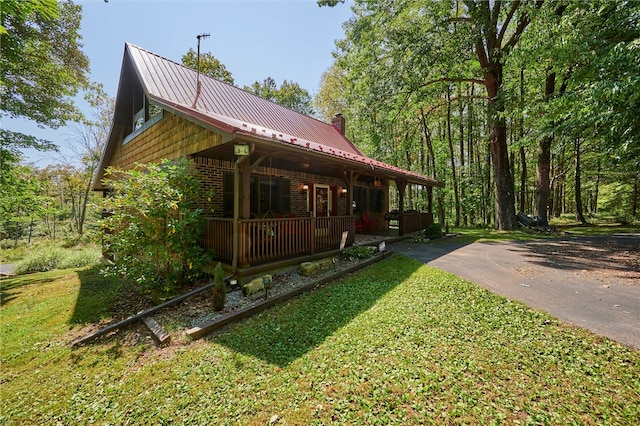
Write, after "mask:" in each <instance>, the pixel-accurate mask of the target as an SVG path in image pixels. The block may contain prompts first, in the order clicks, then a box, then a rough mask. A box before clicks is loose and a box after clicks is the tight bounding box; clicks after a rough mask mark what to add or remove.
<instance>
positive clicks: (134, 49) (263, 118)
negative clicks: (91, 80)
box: [101, 43, 443, 186]
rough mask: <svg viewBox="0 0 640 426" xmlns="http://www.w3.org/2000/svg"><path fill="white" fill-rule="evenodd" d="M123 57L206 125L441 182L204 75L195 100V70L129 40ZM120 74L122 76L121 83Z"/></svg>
mask: <svg viewBox="0 0 640 426" xmlns="http://www.w3.org/2000/svg"><path fill="white" fill-rule="evenodd" d="M124 56H125V59H124V60H125V62H126V60H127V57H128V58H129V59H130V60H131V64H132V65H133V69H134V72H135V73H136V74H137V76H138V78H139V80H140V83H141V84H142V87H143V89H144V92H145V94H146V95H147V96H148V97H149V99H151V100H152V101H155V102H156V103H158V104H160V105H162V106H164V107H165V108H168V109H173V110H174V111H176V112H180V113H181V114H182V115H184V116H187V117H190V118H191V119H192V120H194V121H196V122H200V123H202V124H203V125H206V126H208V127H213V128H217V129H219V130H221V131H223V132H225V133H228V134H232V135H237V136H243V135H244V136H245V137H249V138H252V139H256V138H257V139H260V140H263V141H265V142H266V143H271V144H273V145H274V148H275V147H277V146H286V147H287V148H293V149H296V150H300V152H303V151H304V153H306V154H312V155H313V156H314V158H316V159H318V160H320V163H321V164H325V165H326V164H329V163H328V162H330V161H333V162H337V163H340V164H342V166H343V167H344V166H346V167H347V169H350V170H353V171H363V170H366V171H369V172H370V174H371V175H384V176H386V177H388V178H391V179H404V180H406V181H408V182H414V183H419V184H423V185H431V186H443V185H442V183H441V182H439V181H437V180H435V179H433V178H430V177H427V176H424V175H421V174H419V173H415V172H411V171H408V170H404V169H402V168H400V167H396V166H392V165H390V164H386V163H383V162H381V161H378V160H374V159H372V158H369V157H366V156H364V155H362V152H360V150H359V149H358V148H357V147H356V146H355V145H354V144H353V143H352V142H351V141H350V140H349V139H347V138H346V137H345V136H344V135H342V134H341V133H340V132H339V131H338V130H337V129H336V128H334V127H333V126H332V125H331V124H327V123H324V122H322V121H320V120H317V119H315V118H313V117H309V116H306V115H304V114H300V113H298V112H296V111H293V110H291V109H288V108H286V107H283V106H281V105H278V104H276V103H274V102H271V101H268V100H266V99H263V98H261V97H259V96H256V95H253V94H251V93H249V92H246V91H244V90H242V89H240V88H238V87H235V86H232V85H230V84H227V83H224V82H222V81H219V80H216V79H214V78H211V77H208V76H205V75H202V74H201V75H200V83H201V89H200V95H199V96H198V97H197V100H196V86H197V83H196V81H197V73H196V71H194V70H192V69H190V68H187V67H185V66H183V65H181V64H178V63H176V62H173V61H171V60H169V59H166V58H163V57H161V56H159V55H157V54H155V53H153V52H149V51H148V50H145V49H143V48H141V47H138V46H135V45H133V44H130V43H127V44H126V45H125V55H124ZM123 70H124V68H123ZM122 78H123V75H121V85H122V83H123V82H122ZM119 90H120V89H119ZM194 100H195V101H196V102H195V105H194ZM116 114H117V111H116ZM108 152H109V150H108V147H105V153H104V154H103V159H102V161H105V160H106V158H105V155H108ZM102 166H103V165H102V164H101V167H102ZM376 171H377V172H376Z"/></svg>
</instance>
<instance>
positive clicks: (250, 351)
mask: <svg viewBox="0 0 640 426" xmlns="http://www.w3.org/2000/svg"><path fill="white" fill-rule="evenodd" d="M418 266H419V265H418ZM415 270H416V263H415V262H413V261H411V260H410V259H408V258H406V257H403V256H393V257H391V258H389V259H386V260H383V261H381V262H379V263H377V264H375V265H372V266H369V267H367V268H365V269H363V270H362V271H360V272H357V273H356V274H353V275H350V276H347V277H345V278H344V279H342V280H340V281H337V282H335V283H331V284H327V285H326V286H325V287H322V288H320V289H318V290H316V291H314V292H310V293H306V294H304V295H302V296H300V297H298V298H296V299H292V300H291V301H289V302H286V303H284V304H283V305H280V306H276V307H274V308H272V309H270V310H267V311H265V312H263V313H262V314H260V315H258V316H256V317H253V318H251V319H249V320H248V321H246V322H244V323H242V324H240V325H238V326H236V327H234V328H233V329H232V330H231V331H229V332H226V333H223V334H221V335H219V336H217V337H213V338H209V339H213V340H215V341H216V342H217V343H220V344H222V345H224V346H226V347H228V348H230V349H232V350H234V351H237V352H240V353H243V354H246V355H250V356H252V357H256V358H259V359H262V360H264V361H267V362H269V363H270V364H273V365H277V366H279V367H285V366H287V365H288V364H290V363H291V362H293V361H295V360H296V359H298V358H299V357H301V356H303V355H304V354H306V353H307V352H309V351H311V350H313V349H314V348H316V347H317V346H319V345H320V344H322V342H324V341H325V340H326V339H327V338H328V337H329V336H331V335H332V334H334V333H335V332H336V331H337V330H339V329H340V328H342V327H344V326H345V325H347V324H348V323H349V322H350V321H352V320H353V319H354V318H356V317H357V316H358V315H360V314H361V313H363V312H365V311H366V310H368V309H369V308H371V307H372V306H374V305H375V304H376V302H377V301H378V300H380V299H381V298H382V297H383V296H384V295H385V294H386V293H388V292H389V291H391V290H392V289H394V288H395V287H396V286H398V285H400V284H401V283H402V282H403V281H404V280H405V279H407V278H408V277H409V276H410V275H411V274H412V273H413V272H415Z"/></svg>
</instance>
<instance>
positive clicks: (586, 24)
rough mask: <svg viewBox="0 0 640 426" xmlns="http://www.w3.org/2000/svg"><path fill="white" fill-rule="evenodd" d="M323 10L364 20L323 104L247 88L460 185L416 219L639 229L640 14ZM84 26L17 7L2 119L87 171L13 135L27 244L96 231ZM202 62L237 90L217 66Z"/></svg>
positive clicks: (394, 160) (21, 232)
mask: <svg viewBox="0 0 640 426" xmlns="http://www.w3.org/2000/svg"><path fill="white" fill-rule="evenodd" d="M318 3H319V4H321V5H324V6H331V7H351V13H352V16H351V19H350V20H349V21H347V22H345V23H344V31H345V33H344V38H343V39H341V40H337V41H336V44H335V51H334V52H333V55H334V62H333V64H332V66H331V67H330V68H329V69H328V70H327V71H326V72H325V73H324V75H323V77H322V80H321V82H320V86H319V89H318V91H317V93H316V94H315V95H314V96H312V95H310V93H309V91H308V90H306V89H305V88H302V87H300V85H298V84H297V83H295V82H293V81H287V80H285V81H284V82H283V83H282V84H280V85H278V84H277V82H276V81H275V80H274V79H273V78H271V77H267V78H265V79H264V80H262V81H256V82H255V83H254V84H253V85H251V86H245V87H244V88H245V90H249V91H252V92H253V93H256V94H259V95H261V96H264V97H267V98H270V99H272V100H274V101H276V102H279V103H282V104H284V105H286V106H289V107H291V108H293V109H297V110H299V111H301V112H304V113H311V114H313V115H315V116H316V117H318V118H319V119H322V120H327V121H328V120H330V118H331V117H332V116H333V115H334V114H336V113H342V114H343V115H344V116H345V117H346V118H347V122H348V127H347V136H348V137H349V138H350V139H351V140H353V141H354V142H355V143H356V144H357V146H358V147H359V148H360V149H361V150H362V151H364V152H365V153H366V154H367V155H370V156H372V157H374V158H376V159H379V160H381V161H385V162H388V163H390V164H394V165H397V166H399V167H403V168H406V169H409V170H413V171H417V172H420V173H423V174H425V175H429V176H433V177H435V178H437V179H439V180H441V181H443V182H444V183H445V188H443V189H437V190H435V191H434V196H433V198H434V199H433V200H429V198H428V197H427V193H426V191H423V190H422V189H421V188H419V187H414V188H411V192H410V197H409V198H410V201H409V204H408V208H415V209H420V210H423V209H425V208H426V207H427V205H428V204H429V203H433V208H434V211H435V212H436V213H437V217H438V221H439V222H440V223H441V224H443V225H446V226H449V225H451V226H476V225H477V226H493V227H495V228H497V229H513V228H514V227H516V226H517V224H516V222H515V213H516V211H522V212H525V213H532V214H535V215H538V216H541V217H544V218H554V217H560V216H561V215H563V214H565V215H571V216H575V217H576V219H577V220H579V221H580V222H583V223H586V222H588V221H589V220H591V218H596V217H597V218H598V219H602V218H607V219H610V220H613V221H617V222H621V223H632V222H634V221H637V217H638V197H639V190H638V184H639V177H640V165H639V163H640V141H639V138H640V118H639V117H640V114H639V112H640V2H638V1H621V2H609V1H582V2H571V1H566V2H562V1H555V2H549V1H537V2H519V1H503V2H493V1H491V2H489V1H434V2H424V1H411V0H406V1H354V2H350V3H349V4H348V5H345V4H339V3H342V2H339V1H331V0H329V1H320V2H318ZM81 15H82V7H81V6H79V5H76V4H73V3H72V2H64V3H56V2H55V1H44V2H21V1H19V0H7V1H4V2H3V3H2V29H1V31H2V37H3V43H2V62H3V63H2V115H3V117H5V116H6V117H12V118H15V117H23V118H27V119H30V120H32V121H34V122H35V123H37V124H38V125H39V126H49V127H59V126H61V125H64V124H68V123H76V124H77V126H76V128H77V134H76V135H75V136H76V137H75V138H74V140H75V141H76V142H75V145H74V149H75V150H76V151H77V154H78V156H79V157H80V158H82V161H81V162H80V164H79V165H68V164H57V165H50V166H47V167H44V168H38V167H36V166H34V165H30V164H27V163H26V160H27V159H26V158H25V157H24V155H23V150H24V149H25V148H36V149H40V150H55V149H56V144H54V143H53V142H51V141H47V140H43V139H38V138H37V137H34V136H32V135H27V134H23V133H19V132H11V131H8V130H2V135H1V137H2V145H1V146H0V155H1V159H2V162H1V163H0V166H1V167H0V172H1V175H0V180H1V182H0V183H1V188H0V222H1V223H0V227H1V229H2V232H3V233H4V236H5V237H7V238H8V240H9V241H12V242H13V243H14V244H17V243H18V241H20V240H23V239H30V238H32V237H34V236H36V235H41V236H42V235H44V236H47V237H49V238H52V239H56V238H59V237H60V236H61V235H65V236H67V237H72V238H80V239H82V238H84V237H83V235H85V234H86V230H87V226H86V224H87V223H89V225H90V226H89V229H90V230H92V231H93V230H95V228H94V227H92V225H91V224H95V223H96V222H95V219H97V215H98V212H97V210H96V209H91V208H89V209H88V208H87V206H89V205H90V204H89V203H88V201H89V200H90V199H91V198H92V197H94V196H95V194H92V193H91V191H90V182H91V179H92V176H93V173H94V171H95V168H96V166H97V161H98V159H99V155H100V153H101V151H102V146H103V145H102V144H103V143H104V141H105V140H106V133H107V132H108V129H109V123H110V119H111V114H112V108H113V99H112V98H111V97H110V96H109V95H108V94H106V93H105V92H104V89H103V87H102V86H101V85H100V84H99V83H92V82H90V81H89V79H88V73H89V63H88V61H87V58H86V56H85V54H84V53H83V52H82V50H81V44H80V42H79V38H78V30H79V25H80V19H81ZM63 46H64V47H63ZM25 51H29V52H32V53H33V54H32V55H28V56H25V55H23V54H22V53H23V52H25ZM193 53H194V52H193V50H190V51H188V52H186V53H185V55H183V57H182V61H183V63H185V64H186V65H189V64H190V62H189V61H193ZM43 58H48V59H43ZM202 59H204V60H205V61H204V63H203V65H202V66H203V68H205V67H207V66H210V68H208V69H207V70H206V71H205V70H204V69H203V72H207V73H209V74H210V75H212V76H215V77H218V78H221V79H223V80H226V81H230V82H233V77H232V75H231V73H230V72H229V71H228V70H226V68H225V66H224V64H222V63H220V61H219V60H217V59H216V58H215V57H214V56H213V55H212V54H211V53H205V54H203V58H202ZM79 93H81V94H84V95H85V96H86V99H87V100H88V102H89V103H90V105H91V106H92V108H93V113H92V114H91V116H88V117H87V116H86V115H87V114H82V113H81V112H80V111H79V109H78V108H77V106H76V105H75V99H76V98H77V96H78V94H79Z"/></svg>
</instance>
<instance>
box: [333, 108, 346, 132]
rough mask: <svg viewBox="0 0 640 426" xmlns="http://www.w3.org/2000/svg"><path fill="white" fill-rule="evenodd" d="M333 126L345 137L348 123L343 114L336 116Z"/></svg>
mask: <svg viewBox="0 0 640 426" xmlns="http://www.w3.org/2000/svg"><path fill="white" fill-rule="evenodd" d="M331 125H332V126H333V127H334V128H335V129H336V130H337V131H339V132H340V134H341V135H342V136H344V132H345V130H346V122H345V119H344V117H343V116H342V114H339V113H338V114H336V116H335V117H333V119H332V120H331Z"/></svg>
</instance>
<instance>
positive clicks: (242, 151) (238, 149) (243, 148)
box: [233, 144, 249, 156]
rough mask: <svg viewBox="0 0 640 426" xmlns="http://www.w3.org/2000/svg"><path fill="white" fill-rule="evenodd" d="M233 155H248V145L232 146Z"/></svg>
mask: <svg viewBox="0 0 640 426" xmlns="http://www.w3.org/2000/svg"><path fill="white" fill-rule="evenodd" d="M233 154H234V155H242V156H244V155H249V145H245V144H237V145H234V146H233Z"/></svg>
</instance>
